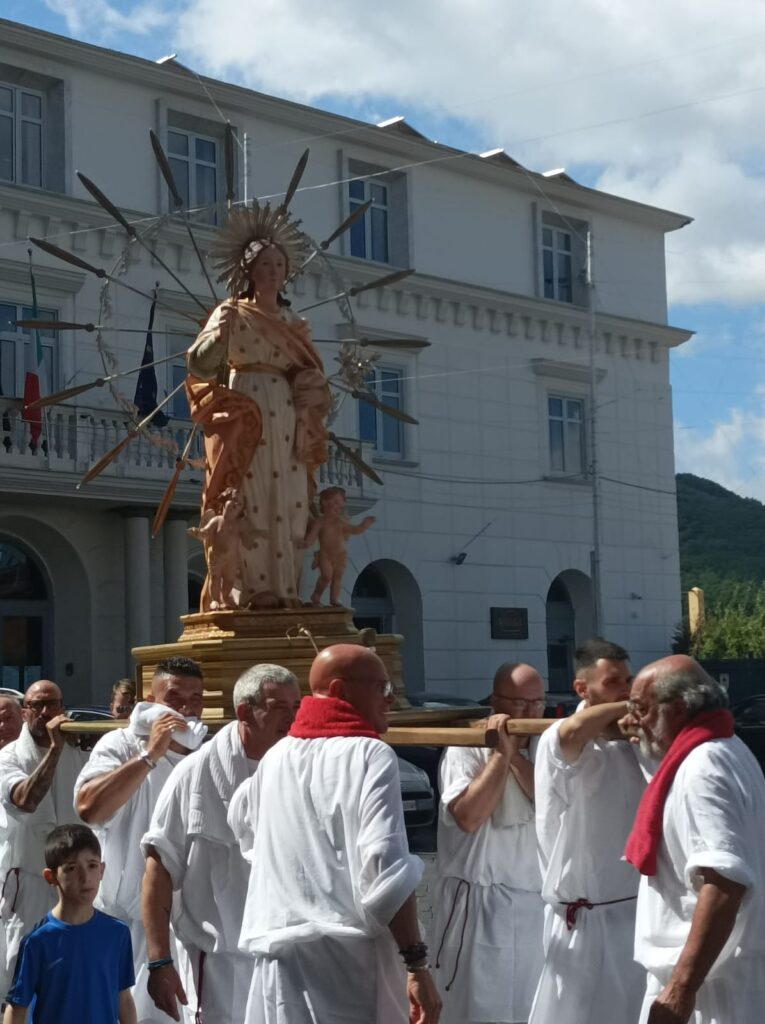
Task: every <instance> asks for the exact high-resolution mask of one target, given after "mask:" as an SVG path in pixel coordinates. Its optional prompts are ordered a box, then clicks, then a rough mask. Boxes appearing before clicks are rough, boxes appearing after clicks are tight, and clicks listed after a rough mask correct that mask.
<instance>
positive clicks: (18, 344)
mask: <svg viewBox="0 0 765 1024" xmlns="http://www.w3.org/2000/svg"><path fill="white" fill-rule="evenodd" d="M32 315H33V313H32V308H31V306H20V305H17V304H15V303H12V302H0V390H1V393H2V395H3V396H4V397H5V398H23V396H24V377H25V375H26V372H27V370H28V369H31V368H33V359H32V357H33V356H34V355H35V349H34V345H35V340H34V337H33V332H32V331H31V330H30V329H29V328H28V327H17V326H16V323H15V321H16V320H30V319H31V318H32ZM37 316H38V319H39V320H56V319H57V318H58V313H57V312H56V310H54V309H40V308H39V307H38V310H37ZM56 337H57V332H56V331H52V330H45V331H40V343H41V345H42V352H43V369H42V371H41V374H40V388H41V390H42V391H43V393H46V392H47V393H48V394H50V393H51V391H53V390H55V387H56V376H55V370H56V364H55V351H56V350H55V345H56Z"/></svg>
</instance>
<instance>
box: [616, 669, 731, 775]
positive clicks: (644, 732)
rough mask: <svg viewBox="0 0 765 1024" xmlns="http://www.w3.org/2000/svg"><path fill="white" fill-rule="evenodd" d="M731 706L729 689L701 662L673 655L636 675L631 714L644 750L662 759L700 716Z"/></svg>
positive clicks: (631, 695) (631, 698) (631, 699)
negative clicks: (680, 733)
mask: <svg viewBox="0 0 765 1024" xmlns="http://www.w3.org/2000/svg"><path fill="white" fill-rule="evenodd" d="M727 703H728V695H727V693H726V692H725V688H724V687H723V686H722V685H721V684H720V683H718V682H717V680H716V679H713V678H712V676H710V675H709V673H708V672H706V671H705V670H704V669H703V668H702V667H701V665H699V663H698V662H697V661H694V659H693V658H689V657H688V655H687V654H672V655H670V656H669V657H667V658H660V659H659V660H658V661H652V662H651V663H650V664H649V665H646V666H645V667H644V668H642V669H641V670H640V671H639V672H638V674H637V676H635V682H634V683H633V685H632V693H631V694H630V706H631V707H630V714H631V716H632V718H633V719H634V721H635V723H636V725H637V727H638V734H639V736H640V740H641V745H642V747H643V750H644V751H645V752H646V753H650V754H651V755H652V756H653V757H657V758H660V757H662V756H663V755H664V754H665V753H666V752H667V750H668V749H669V747H670V746H671V744H672V741H673V740H674V738H675V736H677V734H678V732H679V731H680V730H681V729H682V728H683V727H684V726H685V725H687V724H688V722H689V721H691V720H692V719H693V718H695V717H696V715H699V714H701V712H703V711H714V710H716V709H717V708H724V707H725V706H726V705H727Z"/></svg>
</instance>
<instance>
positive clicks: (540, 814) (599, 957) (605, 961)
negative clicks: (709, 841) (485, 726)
mask: <svg viewBox="0 0 765 1024" xmlns="http://www.w3.org/2000/svg"><path fill="white" fill-rule="evenodd" d="M574 666H575V669H576V678H575V679H574V691H575V692H576V694H577V696H578V697H579V698H580V699H581V702H582V703H581V705H580V708H579V709H578V710H577V711H576V713H575V714H573V715H570V716H569V717H568V718H564V719H561V720H560V721H557V722H555V723H554V724H553V725H552V726H551V727H550V728H549V729H548V730H547V732H545V733H544V735H543V736H542V738H541V739H540V741H539V747H538V749H537V759H536V773H535V774H536V778H535V785H536V798H537V800H536V803H537V806H536V818H537V838H538V841H539V855H540V860H541V862H542V871H543V875H544V881H543V885H542V896H543V897H544V900H545V903H546V904H547V906H546V908H545V963H544V969H543V971H542V976H541V978H540V980H539V987H538V989H537V993H536V996H535V998H534V1006H533V1008H532V1011H531V1017H530V1024H551V1022H552V1021H554V1022H555V1024H584V1022H587V1024H589V1022H590V1021H613V1022H614V1024H616V1022H617V1021H618V1022H622V1021H623V1022H624V1024H630V1022H633V1021H637V1019H638V1015H639V1013H640V1005H641V1002H642V996H643V990H644V988H645V979H644V975H643V972H642V971H641V970H640V968H639V966H638V965H637V964H636V963H635V962H634V961H633V950H632V947H633V938H634V934H635V906H636V898H637V889H638V876H637V873H636V872H635V871H634V870H633V869H632V868H631V867H630V865H629V864H627V863H626V862H625V861H624V860H623V859H622V854H623V852H624V844H625V841H626V839H627V836H628V834H629V831H630V828H631V827H632V822H633V819H634V817H635V811H636V810H637V806H638V803H639V801H640V797H641V794H642V793H643V790H644V788H645V782H644V777H643V773H642V772H641V768H640V765H639V763H638V757H637V756H636V754H637V747H635V746H634V745H633V744H630V743H628V742H627V741H626V738H625V736H624V735H623V734H622V733H621V732H620V730H619V728H618V727H617V720H618V719H620V718H621V717H622V716H624V715H625V714H626V709H627V698H628V697H629V695H630V685H631V682H632V676H631V674H630V668H629V662H628V654H627V652H626V651H625V649H624V648H623V647H620V646H619V645H618V644H614V643H611V642H609V641H608V640H603V639H601V638H599V637H596V638H595V639H593V640H588V641H587V642H586V643H584V644H582V645H581V646H580V647H579V648H577V650H576V652H575V655H574Z"/></svg>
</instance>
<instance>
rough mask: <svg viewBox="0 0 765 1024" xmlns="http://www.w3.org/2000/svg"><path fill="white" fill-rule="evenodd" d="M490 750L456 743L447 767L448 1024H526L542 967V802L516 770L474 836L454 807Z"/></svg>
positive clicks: (441, 869) (441, 842)
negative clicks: (537, 821) (538, 817)
mask: <svg viewBox="0 0 765 1024" xmlns="http://www.w3.org/2000/svg"><path fill="white" fill-rule="evenodd" d="M490 756H491V751H489V750H486V749H483V748H480V747H448V748H447V749H446V750H445V751H444V754H443V756H442V758H441V764H440V767H439V773H440V781H441V787H440V788H441V802H440V805H439V812H438V860H437V872H438V881H437V883H436V886H435V889H434V894H433V908H434V918H433V930H432V934H431V936H430V958H431V962H432V963H433V964H434V965H435V966H436V968H437V969H435V970H434V977H435V979H436V982H437V984H438V988H439V991H440V994H441V998H442V1000H443V1004H444V1006H443V1010H442V1013H441V1017H440V1021H441V1024H468V1022H470V1024H472V1022H478V1021H498V1022H500V1021H501V1022H516V1021H526V1020H527V1019H528V1015H529V1010H530V1009H531V1001H532V999H533V998H534V992H535V990H536V986H537V981H538V980H539V975H540V973H541V970H542V920H543V910H544V904H543V902H542V898H541V896H540V889H541V887H542V877H541V874H540V871H539V860H538V857H537V842H536V830H535V827H534V806H533V804H532V803H531V801H530V800H529V799H528V798H527V797H526V795H525V794H524V793H523V791H522V790H521V788H520V786H519V785H518V783H517V782H516V780H515V778H514V777H513V776H512V775H511V776H510V777H509V778H508V781H507V785H506V787H505V794H504V797H503V800H502V801H501V802H500V803H499V805H498V806H497V808H496V809H495V811H494V813H493V814H492V816H491V817H490V818H489V819H488V820H487V821H485V822H484V823H483V825H481V826H480V827H479V828H478V829H476V831H475V832H473V833H472V834H468V833H466V832H463V831H461V829H460V828H459V827H458V825H457V824H456V822H455V821H454V818H453V817H452V814H451V812H450V811H449V804H450V803H451V802H452V801H453V800H454V799H455V798H456V797H458V796H459V795H460V794H461V793H463V792H464V791H465V789H467V787H468V785H469V784H470V782H471V781H472V780H473V779H474V778H475V777H476V776H477V775H478V774H479V773H480V772H481V771H483V769H484V768H485V766H486V764H487V762H488V759H489V757H490ZM447 985H448V986H449V990H448V991H447V990H446V986H447Z"/></svg>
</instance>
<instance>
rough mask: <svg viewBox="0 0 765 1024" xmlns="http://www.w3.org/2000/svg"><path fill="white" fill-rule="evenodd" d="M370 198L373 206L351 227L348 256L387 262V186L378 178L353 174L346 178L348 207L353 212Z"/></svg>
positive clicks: (388, 259)
mask: <svg viewBox="0 0 765 1024" xmlns="http://www.w3.org/2000/svg"><path fill="white" fill-rule="evenodd" d="M370 199H371V200H372V206H370V208H369V209H368V210H367V212H366V213H365V214H364V216H363V217H361V218H360V219H359V220H357V221H356V223H355V224H353V225H352V226H351V229H350V249H351V256H357V257H358V258H359V259H362V260H376V261H377V262H378V263H388V262H390V256H389V248H390V247H389V236H388V212H389V211H388V200H389V194H388V186H387V185H384V184H381V183H380V182H379V181H375V180H366V179H364V178H356V179H354V180H353V181H349V182H348V207H349V212H350V213H353V212H354V210H357V209H358V208H359V207H360V206H362V205H363V204H364V203H366V202H368V201H369V200H370Z"/></svg>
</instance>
